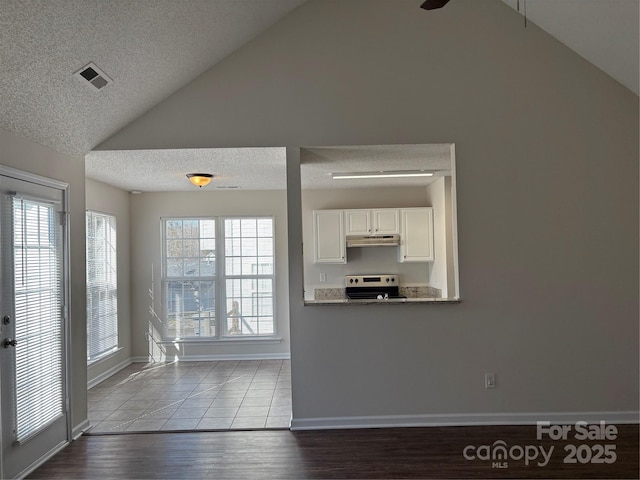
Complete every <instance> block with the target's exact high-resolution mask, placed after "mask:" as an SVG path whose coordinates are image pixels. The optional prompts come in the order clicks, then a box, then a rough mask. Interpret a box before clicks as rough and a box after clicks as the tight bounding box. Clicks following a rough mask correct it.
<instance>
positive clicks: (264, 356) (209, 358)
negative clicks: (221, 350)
mask: <svg viewBox="0 0 640 480" xmlns="http://www.w3.org/2000/svg"><path fill="white" fill-rule="evenodd" d="M290 358H291V356H290V355H289V354H288V353H252V354H221V355H163V356H162V357H161V359H160V360H153V359H152V358H151V357H150V356H149V357H131V361H132V362H134V363H147V362H154V361H155V362H216V361H224V360H289V359H290Z"/></svg>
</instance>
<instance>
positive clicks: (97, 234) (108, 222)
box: [87, 212, 118, 361]
mask: <svg viewBox="0 0 640 480" xmlns="http://www.w3.org/2000/svg"><path fill="white" fill-rule="evenodd" d="M117 347H118V281H117V269H116V219H115V217H114V216H112V215H105V214H102V213H97V212H87V360H89V361H92V360H95V359H97V358H99V357H101V356H103V355H105V354H107V353H109V352H111V351H112V350H114V349H116V348H117Z"/></svg>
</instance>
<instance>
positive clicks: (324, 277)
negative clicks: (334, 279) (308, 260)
mask: <svg viewBox="0 0 640 480" xmlns="http://www.w3.org/2000/svg"><path fill="white" fill-rule="evenodd" d="M326 281H327V274H326V273H324V272H323V273H321V274H320V283H326Z"/></svg>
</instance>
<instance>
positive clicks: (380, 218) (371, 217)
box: [344, 208, 400, 235]
mask: <svg viewBox="0 0 640 480" xmlns="http://www.w3.org/2000/svg"><path fill="white" fill-rule="evenodd" d="M344 213H345V231H346V235H389V234H394V233H400V211H399V210H398V209H397V208H376V209H373V210H369V209H360V210H345V211H344Z"/></svg>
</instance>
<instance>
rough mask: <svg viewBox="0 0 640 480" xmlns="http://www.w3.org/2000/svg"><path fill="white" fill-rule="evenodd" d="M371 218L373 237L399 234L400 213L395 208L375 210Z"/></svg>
mask: <svg viewBox="0 0 640 480" xmlns="http://www.w3.org/2000/svg"><path fill="white" fill-rule="evenodd" d="M372 216H373V230H372V232H373V234H374V235H388V234H392V233H400V211H399V210H398V209H397V208H379V209H375V210H372Z"/></svg>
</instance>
